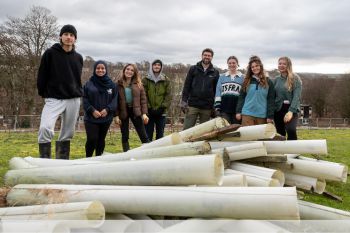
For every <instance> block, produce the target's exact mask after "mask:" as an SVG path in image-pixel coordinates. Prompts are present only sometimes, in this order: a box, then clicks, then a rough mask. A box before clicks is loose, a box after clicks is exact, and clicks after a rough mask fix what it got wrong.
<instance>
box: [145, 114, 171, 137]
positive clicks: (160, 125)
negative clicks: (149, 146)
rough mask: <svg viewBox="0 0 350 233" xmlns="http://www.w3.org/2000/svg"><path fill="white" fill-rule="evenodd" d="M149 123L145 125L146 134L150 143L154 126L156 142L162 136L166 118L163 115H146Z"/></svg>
mask: <svg viewBox="0 0 350 233" xmlns="http://www.w3.org/2000/svg"><path fill="white" fill-rule="evenodd" d="M148 117H149V121H148V124H147V125H145V128H146V133H147V136H148V139H149V140H150V141H152V140H153V132H154V126H156V140H157V139H159V138H162V137H163V136H164V128H165V123H166V118H165V116H163V115H152V114H150V115H148Z"/></svg>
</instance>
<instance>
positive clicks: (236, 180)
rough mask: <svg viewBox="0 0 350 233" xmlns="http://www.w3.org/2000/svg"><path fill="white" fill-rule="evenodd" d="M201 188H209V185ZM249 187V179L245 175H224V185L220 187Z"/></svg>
mask: <svg viewBox="0 0 350 233" xmlns="http://www.w3.org/2000/svg"><path fill="white" fill-rule="evenodd" d="M201 186H207V187H208V185H201ZM211 186H213V185H211ZM215 186H217V185H215ZM247 186H248V183H247V178H246V176H245V175H244V174H243V173H242V174H228V175H224V176H223V178H222V184H221V185H220V187H247Z"/></svg>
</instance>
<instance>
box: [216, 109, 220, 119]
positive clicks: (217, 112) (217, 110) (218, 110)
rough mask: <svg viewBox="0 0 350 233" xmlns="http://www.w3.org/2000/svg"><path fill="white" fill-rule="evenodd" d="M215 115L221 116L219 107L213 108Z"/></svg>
mask: <svg viewBox="0 0 350 233" xmlns="http://www.w3.org/2000/svg"><path fill="white" fill-rule="evenodd" d="M215 116H216V117H221V112H220V109H215Z"/></svg>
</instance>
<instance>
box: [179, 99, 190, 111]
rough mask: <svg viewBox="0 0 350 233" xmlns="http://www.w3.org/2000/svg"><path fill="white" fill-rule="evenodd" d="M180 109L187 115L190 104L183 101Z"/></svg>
mask: <svg viewBox="0 0 350 233" xmlns="http://www.w3.org/2000/svg"><path fill="white" fill-rule="evenodd" d="M180 108H181V111H182V112H183V113H184V114H186V113H187V112H188V104H187V102H185V101H181V103H180Z"/></svg>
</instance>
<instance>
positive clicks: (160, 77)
mask: <svg viewBox="0 0 350 233" xmlns="http://www.w3.org/2000/svg"><path fill="white" fill-rule="evenodd" d="M156 61H158V60H155V61H153V62H152V63H151V65H150V66H149V72H148V75H147V78H148V79H150V80H152V81H154V82H158V81H161V80H165V79H166V77H165V75H164V74H163V73H162V71H163V64H162V68H161V69H160V72H159V74H158V75H157V76H156V75H155V74H154V72H153V69H152V66H153V65H152V64H154V63H155V62H156Z"/></svg>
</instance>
